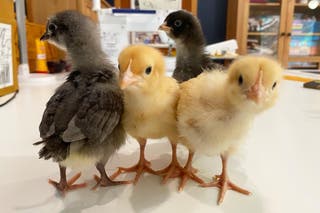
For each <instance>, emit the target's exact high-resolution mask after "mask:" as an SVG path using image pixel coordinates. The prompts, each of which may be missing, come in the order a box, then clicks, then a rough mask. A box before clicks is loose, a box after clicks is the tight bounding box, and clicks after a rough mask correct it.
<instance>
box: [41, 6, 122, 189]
mask: <svg viewBox="0 0 320 213" xmlns="http://www.w3.org/2000/svg"><path fill="white" fill-rule="evenodd" d="M41 40H49V41H50V42H52V43H54V44H56V45H57V46H59V47H62V48H63V49H66V50H67V52H68V54H69V55H70V56H71V59H72V64H73V71H72V72H71V73H70V75H69V77H68V78H67V80H66V81H65V82H64V83H63V84H62V85H61V86H60V87H59V88H58V89H57V90H56V92H55V93H54V95H53V96H52V97H51V98H50V100H49V101H48V103H47V106H46V109H45V111H44V114H43V117H42V121H41V124H40V127H39V129H40V136H41V138H42V141H40V142H38V143H35V145H38V144H43V145H44V146H43V147H42V149H41V150H40V152H39V157H40V158H44V159H46V160H47V159H52V160H53V161H55V162H57V163H58V164H59V168H60V181H59V182H56V181H53V180H49V183H51V184H52V185H54V186H55V187H56V188H57V189H58V190H59V191H60V192H61V193H62V194H64V193H65V192H66V191H68V190H71V189H75V188H78V187H83V186H84V185H85V184H73V183H74V182H75V181H76V180H77V179H78V178H79V176H80V173H79V174H78V175H76V176H75V177H73V178H71V179H70V180H69V181H67V179H66V167H69V166H75V165H79V164H80V165H83V164H91V163H92V164H95V165H96V168H97V169H98V171H99V172H100V178H99V177H98V176H96V177H95V178H96V180H97V182H98V183H97V185H96V186H107V185H113V184H118V183H119V182H113V181H111V180H110V179H109V178H108V176H107V174H106V172H105V164H106V162H107V161H108V159H109V157H110V156H111V155H112V154H113V153H114V152H115V151H116V150H117V149H118V148H119V147H120V146H121V145H122V144H124V142H125V131H124V129H123V127H122V124H121V122H120V120H121V115H122V113H123V108H124V105H123V93H122V90H121V89H120V88H119V86H118V77H117V74H116V69H115V67H113V66H112V65H111V64H110V63H109V61H107V60H106V55H105V54H104V53H103V51H102V49H101V46H100V39H99V33H98V30H97V27H96V25H95V24H94V23H93V22H92V21H91V20H90V19H89V18H88V17H86V16H83V15H81V14H80V13H78V12H75V11H63V12H60V13H57V14H56V15H54V16H53V17H51V18H50V19H49V20H48V23H47V28H46V32H45V33H44V35H43V36H42V37H41Z"/></svg>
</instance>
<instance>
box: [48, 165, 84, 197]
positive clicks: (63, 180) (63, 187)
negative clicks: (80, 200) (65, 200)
mask: <svg viewBox="0 0 320 213" xmlns="http://www.w3.org/2000/svg"><path fill="white" fill-rule="evenodd" d="M59 169H60V182H59V183H58V182H56V181H54V180H51V179H49V183H50V184H51V185H53V186H54V187H56V189H57V190H58V191H59V192H60V193H61V194H62V195H63V196H64V195H65V193H66V192H67V191H70V190H74V189H79V188H83V187H86V186H87V184H86V183H81V184H73V183H74V182H76V181H77V180H78V179H79V177H80V176H81V173H78V174H76V175H75V176H73V177H72V178H71V179H70V180H68V181H67V176H66V170H67V168H66V167H64V166H61V165H59Z"/></svg>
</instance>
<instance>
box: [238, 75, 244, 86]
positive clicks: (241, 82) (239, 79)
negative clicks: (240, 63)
mask: <svg viewBox="0 0 320 213" xmlns="http://www.w3.org/2000/svg"><path fill="white" fill-rule="evenodd" d="M238 84H239V85H240V86H241V85H242V84H243V77H242V75H240V76H239V78H238Z"/></svg>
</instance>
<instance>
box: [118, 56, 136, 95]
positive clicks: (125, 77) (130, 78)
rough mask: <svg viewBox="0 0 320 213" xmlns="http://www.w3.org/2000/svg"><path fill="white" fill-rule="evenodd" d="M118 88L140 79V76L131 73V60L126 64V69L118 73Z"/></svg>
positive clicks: (125, 86) (123, 87)
mask: <svg viewBox="0 0 320 213" xmlns="http://www.w3.org/2000/svg"><path fill="white" fill-rule="evenodd" d="M120 79H121V80H120V88H121V89H125V88H127V87H128V86H130V85H132V84H133V83H135V82H136V81H138V80H139V79H140V77H139V76H138V75H135V74H134V73H132V71H131V61H130V63H129V65H128V68H127V70H126V71H125V72H124V73H122V74H121V75H120Z"/></svg>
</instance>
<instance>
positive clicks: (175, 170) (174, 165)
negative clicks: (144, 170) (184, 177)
mask: <svg viewBox="0 0 320 213" xmlns="http://www.w3.org/2000/svg"><path fill="white" fill-rule="evenodd" d="M171 147H172V160H171V163H170V164H169V166H167V167H166V168H164V169H161V170H158V171H156V172H155V174H156V175H164V177H163V179H162V184H165V183H166V182H167V181H168V180H169V178H175V177H179V176H180V174H181V171H182V170H183V167H182V166H180V164H179V162H178V158H177V144H175V143H171Z"/></svg>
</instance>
